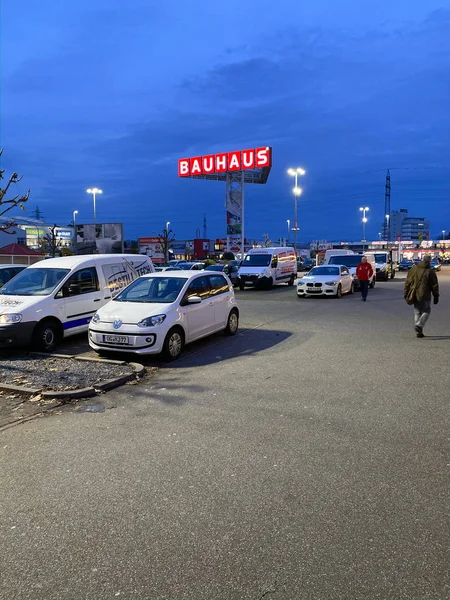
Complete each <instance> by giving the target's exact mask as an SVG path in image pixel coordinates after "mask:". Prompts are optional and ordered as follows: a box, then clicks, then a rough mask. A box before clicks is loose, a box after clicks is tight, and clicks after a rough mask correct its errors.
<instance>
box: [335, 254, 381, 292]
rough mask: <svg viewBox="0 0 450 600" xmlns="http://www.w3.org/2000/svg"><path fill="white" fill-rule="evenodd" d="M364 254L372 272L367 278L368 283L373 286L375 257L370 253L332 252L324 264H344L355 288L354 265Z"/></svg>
mask: <svg viewBox="0 0 450 600" xmlns="http://www.w3.org/2000/svg"><path fill="white" fill-rule="evenodd" d="M363 256H365V257H366V258H367V262H369V263H370V264H371V265H372V269H373V274H372V277H371V278H370V280H369V285H370V287H371V288H374V287H375V281H376V272H377V271H376V265H375V259H374V257H373V255H372V254H369V253H366V252H365V253H364V254H355V253H354V252H352V253H351V254H333V256H330V257H329V258H328V261H327V262H326V263H324V264H327V265H344V266H345V267H347V268H348V270H349V271H350V274H351V275H352V276H353V284H354V287H355V289H358V288H359V281H358V279H357V277H356V267H357V266H358V265H359V263H360V262H361V259H362V257H363Z"/></svg>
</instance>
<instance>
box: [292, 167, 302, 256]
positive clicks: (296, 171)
mask: <svg viewBox="0 0 450 600" xmlns="http://www.w3.org/2000/svg"><path fill="white" fill-rule="evenodd" d="M305 174H306V171H305V169H302V168H301V167H297V168H296V169H288V175H291V176H292V177H295V185H294V188H293V190H292V191H293V192H294V227H293V228H292V231H293V232H294V253H295V256H296V257H297V231H300V229H299V226H298V214H297V212H298V211H297V208H298V197H299V196H300V195H301V193H302V189H301V188H299V187H298V176H299V175H305Z"/></svg>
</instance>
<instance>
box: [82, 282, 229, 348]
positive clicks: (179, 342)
mask: <svg viewBox="0 0 450 600" xmlns="http://www.w3.org/2000/svg"><path fill="white" fill-rule="evenodd" d="M238 327H239V308H238V306H237V302H236V298H235V296H234V290H233V286H232V285H231V281H230V280H229V279H228V278H227V277H226V276H225V275H223V274H222V273H206V272H205V271H203V272H197V271H166V272H163V273H151V274H149V275H144V276H143V277H140V278H139V279H136V280H135V281H134V282H133V283H131V284H130V285H129V286H128V287H127V288H126V289H125V290H123V291H122V292H121V293H120V294H119V295H118V296H116V297H115V298H114V300H112V301H111V302H109V303H108V304H106V305H105V306H103V307H102V308H101V309H100V310H99V311H98V312H97V313H96V314H95V315H94V317H93V318H92V320H91V322H90V324H89V344H90V346H91V347H92V348H93V349H94V350H96V351H97V352H98V353H99V354H101V353H102V352H134V353H136V354H160V353H162V354H163V355H164V357H165V358H166V359H167V360H175V359H176V358H178V356H179V355H180V353H181V351H182V350H183V347H184V345H185V344H188V343H190V342H193V341H194V340H198V339H199V338H202V337H206V336H207V335H211V334H213V333H216V332H218V331H224V332H225V333H226V334H228V335H235V334H236V333H237V330H238Z"/></svg>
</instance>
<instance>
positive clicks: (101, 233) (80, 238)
mask: <svg viewBox="0 0 450 600" xmlns="http://www.w3.org/2000/svg"><path fill="white" fill-rule="evenodd" d="M76 249H77V254H122V253H123V223H97V224H96V225H94V224H90V223H86V224H82V225H77V237H76Z"/></svg>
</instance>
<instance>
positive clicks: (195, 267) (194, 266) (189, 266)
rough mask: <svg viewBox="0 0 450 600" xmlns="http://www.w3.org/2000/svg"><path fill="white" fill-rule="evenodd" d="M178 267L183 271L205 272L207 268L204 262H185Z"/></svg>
mask: <svg viewBox="0 0 450 600" xmlns="http://www.w3.org/2000/svg"><path fill="white" fill-rule="evenodd" d="M177 267H180V269H182V270H183V271H203V269H204V268H205V263H203V262H183V263H181V264H178V265H177Z"/></svg>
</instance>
